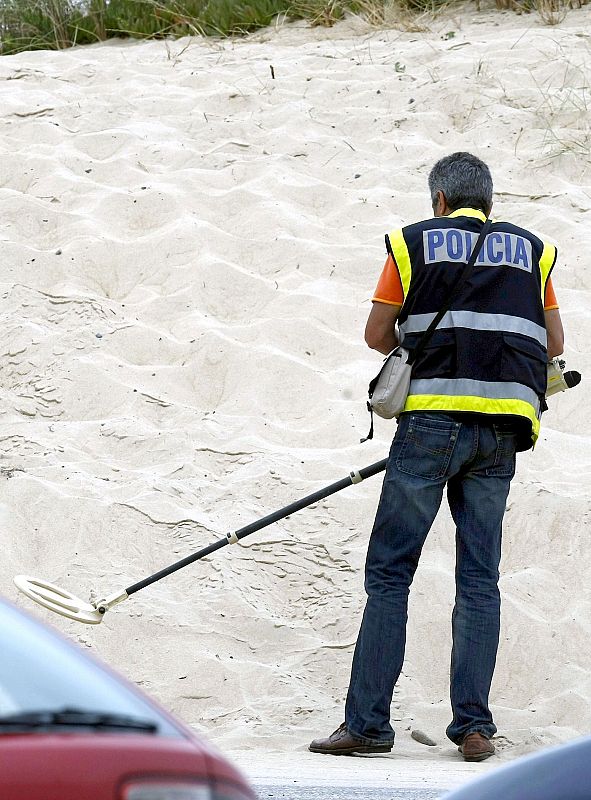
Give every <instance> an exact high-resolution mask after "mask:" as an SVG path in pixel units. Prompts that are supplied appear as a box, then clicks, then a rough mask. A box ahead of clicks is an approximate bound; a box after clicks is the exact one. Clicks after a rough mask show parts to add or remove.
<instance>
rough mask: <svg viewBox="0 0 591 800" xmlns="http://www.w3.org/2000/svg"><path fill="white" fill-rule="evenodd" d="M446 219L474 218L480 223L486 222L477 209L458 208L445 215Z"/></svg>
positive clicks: (482, 214)
mask: <svg viewBox="0 0 591 800" xmlns="http://www.w3.org/2000/svg"><path fill="white" fill-rule="evenodd" d="M447 216H448V217H476V218H477V219H479V220H480V221H481V222H486V214H484V213H483V212H482V211H480V210H479V209H477V208H458V209H457V210H456V211H452V212H451V214H448V215H447Z"/></svg>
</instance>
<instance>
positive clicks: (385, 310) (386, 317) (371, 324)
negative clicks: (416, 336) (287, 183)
mask: <svg viewBox="0 0 591 800" xmlns="http://www.w3.org/2000/svg"><path fill="white" fill-rule="evenodd" d="M399 314H400V306H398V305H391V304H390V303H379V302H377V301H374V303H373V305H372V308H371V311H370V312H369V317H368V318H367V324H366V326H365V341H366V343H367V345H368V347H371V349H372V350H377V351H378V353H383V354H384V355H387V354H388V353H390V352H391V351H392V350H394V348H395V347H396V346H397V345H398V336H397V335H396V331H395V324H396V320H397V319H398V315H399Z"/></svg>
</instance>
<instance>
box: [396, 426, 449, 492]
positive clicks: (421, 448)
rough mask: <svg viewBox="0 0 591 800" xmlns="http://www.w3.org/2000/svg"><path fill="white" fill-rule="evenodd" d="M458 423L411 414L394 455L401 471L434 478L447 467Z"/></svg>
mask: <svg viewBox="0 0 591 800" xmlns="http://www.w3.org/2000/svg"><path fill="white" fill-rule="evenodd" d="M459 430H460V423H459V422H454V421H453V420H451V419H449V418H448V419H445V418H438V417H437V416H435V415H429V416H427V415H424V414H423V415H416V414H411V415H410V418H409V420H408V427H407V430H406V433H405V435H404V439H403V441H402V445H401V447H400V450H399V452H398V456H397V458H396V466H397V467H398V469H399V470H400V471H401V472H406V473H407V474H409V475H415V476H416V477H417V478H426V479H427V480H438V479H440V478H443V477H445V475H446V474H447V472H448V470H449V464H450V461H451V457H452V454H453V451H454V447H455V446H456V441H457V438H458V433H459Z"/></svg>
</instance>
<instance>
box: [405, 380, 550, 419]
mask: <svg viewBox="0 0 591 800" xmlns="http://www.w3.org/2000/svg"><path fill="white" fill-rule="evenodd" d="M411 394H436V395H445V396H447V397H485V398H486V399H487V400H524V401H525V402H526V403H529V404H530V405H532V406H533V407H534V409H535V411H536V414H538V413H539V410H540V401H539V398H538V395H537V394H536V393H535V392H534V390H533V389H530V388H529V386H524V385H523V384H522V383H511V382H510V381H498V382H493V381H475V380H472V379H471V378H418V379H417V380H414V381H411V382H410V392H409V395H411Z"/></svg>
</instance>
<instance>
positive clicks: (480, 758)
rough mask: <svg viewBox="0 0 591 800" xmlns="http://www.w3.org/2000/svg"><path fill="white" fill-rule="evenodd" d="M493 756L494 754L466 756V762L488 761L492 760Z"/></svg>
mask: <svg viewBox="0 0 591 800" xmlns="http://www.w3.org/2000/svg"><path fill="white" fill-rule="evenodd" d="M491 756H494V752H492V753H479V754H478V755H473V756H464V761H467V762H468V763H470V762H472V761H486V759H487V758H490V757H491Z"/></svg>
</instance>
